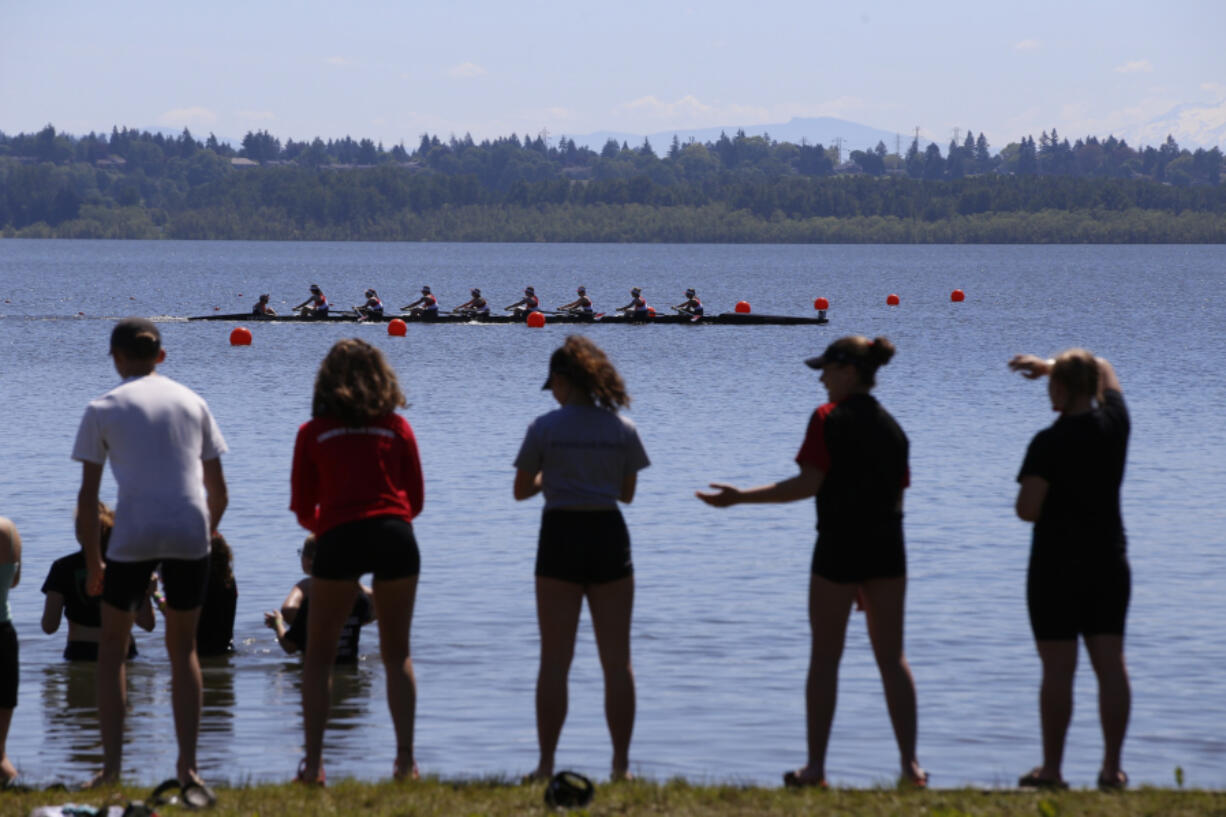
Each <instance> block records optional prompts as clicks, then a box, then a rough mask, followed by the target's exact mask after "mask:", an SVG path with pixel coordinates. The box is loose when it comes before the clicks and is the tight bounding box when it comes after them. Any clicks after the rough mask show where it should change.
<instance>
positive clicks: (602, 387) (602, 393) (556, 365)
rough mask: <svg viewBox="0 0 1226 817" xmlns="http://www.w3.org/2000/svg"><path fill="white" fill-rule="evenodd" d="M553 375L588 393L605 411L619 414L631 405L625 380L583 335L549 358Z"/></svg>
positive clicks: (602, 352) (607, 358) (570, 338)
mask: <svg viewBox="0 0 1226 817" xmlns="http://www.w3.org/2000/svg"><path fill="white" fill-rule="evenodd" d="M549 373H550V374H551V375H552V374H555V373H556V374H560V375H562V376H563V377H565V378H566V379H567V380H569V381H570V382H571V384H572V385H574V387H575V388H577V389H582V390H583V391H585V392H587V393H588V394H589V395H590V396H591V398H592V402H593V403H595V404H596V405H598V406H600V407H601V408H605V409H609V410H611V411H617V410H618V409H619V408H625V407H626V406H629V405H630V395H629V394H628V393H627V392H626V384H625V382H624V381H623V380H622V376H621V375H620V374H618V373H617V369H615V368H613V364H612V363H611V362H609V357H608V355H606V354H605V353H604V350H603V349H601V348H600V347H599V346H597V345H596V344H595V343H592V342H591V341H590V340H588V339H587V338H585V337H584V336H583V335H568V336H567V338H566V342H565V343H563V344H562V346H561V347H560V348H558V349H555V350H554V353H553V355H552V356H550V358H549Z"/></svg>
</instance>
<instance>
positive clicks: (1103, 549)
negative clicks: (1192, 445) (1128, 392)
mask: <svg viewBox="0 0 1226 817" xmlns="http://www.w3.org/2000/svg"><path fill="white" fill-rule="evenodd" d="M1129 428H1130V423H1129V419H1128V407H1127V406H1125V405H1124V396H1123V395H1122V394H1120V393H1119V392H1118V391H1115V390H1108V391H1107V392H1105V393H1104V395H1103V402H1102V404H1101V405H1099V406H1098V407H1097V408H1095V409H1093V410H1092V411H1088V412H1086V413H1084V414H1076V415H1072V416H1061V417H1060V418H1059V419H1057V420H1056V422H1054V423H1052V425H1051V426H1050V427H1048V428H1045V429H1043V430H1042V431H1040V432H1039V433H1038V434H1036V435H1035V436H1034V439H1033V440H1031V441H1030V447H1029V448H1028V449H1027V450H1026V459H1025V460H1024V461H1023V462H1022V469H1021V471H1020V472H1019V473H1018V475H1017V479H1018V481H1019V482H1020V481H1021V480H1022V478H1023V477H1027V476H1036V477H1041V478H1043V479H1044V480H1045V481H1046V482H1047V484H1048V489H1047V495H1046V497H1044V499H1043V506H1042V508H1040V509H1039V518H1038V521H1036V522H1035V525H1034V539H1033V548H1034V552H1035V553H1036V554H1039V555H1042V554H1051V555H1058V556H1061V557H1071V558H1079V557H1086V556H1097V555H1107V554H1119V553H1123V552H1124V550H1125V548H1126V545H1127V540H1126V538H1125V536H1124V520H1123V518H1122V516H1121V515H1120V484H1121V483H1122V482H1123V481H1124V459H1125V457H1126V455H1127V452H1128V432H1129Z"/></svg>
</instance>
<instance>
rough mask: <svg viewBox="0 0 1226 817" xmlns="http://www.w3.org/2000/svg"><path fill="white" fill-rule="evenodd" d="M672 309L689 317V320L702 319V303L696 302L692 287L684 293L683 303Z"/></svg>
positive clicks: (696, 297)
mask: <svg viewBox="0 0 1226 817" xmlns="http://www.w3.org/2000/svg"><path fill="white" fill-rule="evenodd" d="M673 309H675V310H677V311H678V312H680V313H681V314H682V315H689V316H690V317H691V318H701V317H702V301H700V300H698V296H697V295H696V294H694V288H693V287H690V288H689V289H687V290H686V291H685V301H684V302H682V303H679V304H677V305H676V306H674V307H673Z"/></svg>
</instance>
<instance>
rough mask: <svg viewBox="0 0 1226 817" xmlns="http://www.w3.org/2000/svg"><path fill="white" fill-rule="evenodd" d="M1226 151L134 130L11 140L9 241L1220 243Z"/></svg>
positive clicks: (1109, 143)
mask: <svg viewBox="0 0 1226 817" xmlns="http://www.w3.org/2000/svg"><path fill="white" fill-rule="evenodd" d="M1222 164H1223V162H1222V154H1221V151H1220V150H1218V149H1217V148H1214V149H1212V150H1208V151H1206V150H1203V149H1202V150H1196V151H1188V150H1184V149H1181V148H1179V146H1178V145H1177V144H1175V142H1174V140H1172V139H1169V138H1168V139H1167V141H1166V142H1165V143H1164V144H1163V145H1161V146H1159V147H1158V148H1152V147H1146V148H1141V149H1134V148H1132V147H1130V146H1128V145H1127V144H1126V143H1124V142H1122V141H1120V140H1116V139H1114V138H1108V139H1106V140H1102V141H1100V140H1098V139H1095V138H1093V137H1087V138H1085V139H1078V140H1077V141H1076V142H1075V143H1073V144H1070V143H1069V142H1068V140H1067V139H1060V138H1059V137H1058V136H1057V134H1056V133H1055V131H1052V132H1051V133H1050V134H1048V133H1046V132H1045V133H1043V134H1042V137H1041V139H1040V140H1039V142H1038V143H1037V144H1036V143H1035V141H1034V140H1033V139H1032V138H1030V137H1026V138H1023V139H1022V140H1020V141H1019V142H1016V143H1011V144H1009V145H1006V146H1005V147H1004V148H1003V149H1002V150H1000V151H999V152H998V153H995V154H993V153H992V152H991V150H990V147H989V146H988V144H987V142H986V140H985V139H984V137H983V135H982V134H980V135H979V136H978V137H977V138H976V137H975V136H974V135H973V134H972V133H971V132H968V133H967V136H966V139H965V141H964V142H963V143H962V144H958V143H957V142H956V141H951V143H950V144H949V146H948V149H947V150H946V151H945V152H944V153H942V151H941V150H940V148H939V147H938V146H937V145H935V144H930V145H929V146H928V147H927V149H926V150H925V149H921V147H920V144H919V142H918V141H914V142H912V144H911V146H910V149H909V150H908V151H906V153H905V154H904V155H902V156H899V155H896V154H891V153H888V152H887V151H886V148H885V146H884V145H883V144H878V145H877V148H876V149H875V150H873V151H852V152H851V153H850V154H848V155H846V156H844V155H842V154H841V153H840V152H839V151H838V150H836V149H834V148H826V147H824V146H822V145H808V144H803V143H802V144H800V145H794V144H791V143H787V142H775V141H773V140H771V139H770V137H769V136H760V137H759V136H754V137H748V136H746V135H745V134H744V133H740V132H738V133H737V134H736V135H735V136H733V137H729V136H727V135H726V134H725V135H723V136H721V138H720V139H719V140H717V141H714V142H709V143H705V144H704V143H700V142H689V143H682V142H680V141H679V140H678V139H676V138H674V140H673V142H672V144H671V145H670V146H669V147H668V148H667V150H666V151H664V152H663V153H662V154H657V153H656V151H655V149H654V147H653V146H652V145H651V144H650V143H649V142H647V141H644V143H643V144H642V145H639V146H637V147H631V146H630V145H627V144H624V143H623V144H620V145H619V144H617V143H616V142H613V141H610V142H609V143H608V144H606V145H605V147H604V149H603V150H602V151H600V152H596V151H592V150H589V149H587V148H581V147H577V146H576V145H575V143H574V142H573V141H572V140H569V139H567V138H566V137H562V138H561V139H559V140H558V141H557V143H556V144H553V145H550V144H549V143H548V142H547V141H546V139H545V138H544V137H543V136H537V137H527V136H525V137H524V138H523V139H520V138H519V137H517V136H510V137H507V138H502V139H497V140H493V141H483V142H480V143H476V142H474V141H473V140H472V139H471V138H468V137H465V138H463V139H456V138H454V137H453V138H451V139H450V140H448V141H442V140H440V139H439V138H438V137H436V136H428V135H427V136H423V137H422V139H421V143H420V144H419V145H418V146H417V148H416V150H413V151H409V150H407V149H405V147H404V146H403V145H397V146H394V147H393V148H392V149H391V150H385V149H384V148H383V146H382V145H377V144H375V143H373V142H371V140H369V139H363V140H360V141H354V140H352V139H349V138H346V139H344V140H336V141H328V142H324V141H323V140H319V139H316V140H314V141H312V142H310V143H307V142H294V141H293V140H289V141H288V142H286V143H285V144H284V145H283V144H282V143H281V142H280V141H279V140H278V139H277V138H276V137H273V136H272V135H271V134H268V133H267V132H265V131H261V132H259V133H248V134H247V136H246V137H245V138H244V139H243V144H242V147H241V149H239V150H235V149H233V148H231V147H229V146H228V145H225V144H223V143H219V142H218V141H217V140H216V138H215V137H213V136H212V135H210V137H209V138H208V139H207V140H205V141H203V142H202V141H198V140H196V139H195V138H194V137H193V136H192V135H191V133H190V132H189V131H187V130H184V131H183V132H182V133H181V134H180V135H178V136H169V137H168V136H165V135H162V134H150V133H147V132H143V131H142V132H138V131H133V130H127V129H122V130H121V129H118V128H117V129H115V130H113V131H112V133H111V134H110V135H109V136H106V135H98V134H89V135H88V136H85V137H74V136H70V135H66V134H62V133H57V132H56V131H55V129H54V128H53V127H51V126H48V127H47V128H45V129H43V130H42V131H40V132H38V133H36V134H18V135H16V136H7V135H5V134H3V133H0V235H2V236H4V237H44V238H134V239H156V238H170V239H245V240H330V241H337V240H368V241H510V242H534V241H544V242H676V243H686V242H703V243H1222V242H1226V185H1223V184H1222V179H1221V173H1222Z"/></svg>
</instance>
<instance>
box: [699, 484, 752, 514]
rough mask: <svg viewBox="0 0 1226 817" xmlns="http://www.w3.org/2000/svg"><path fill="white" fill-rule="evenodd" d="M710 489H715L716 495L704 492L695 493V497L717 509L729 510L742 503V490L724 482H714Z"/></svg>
mask: <svg viewBox="0 0 1226 817" xmlns="http://www.w3.org/2000/svg"><path fill="white" fill-rule="evenodd" d="M710 487H712V488H714V489H715V492H714V493H706V494H704V493H703V492H702V491H695V492H694V496H696V497H698V498H699V499H701V500H702V501H703V502H705V503H707V504H708V505H712V506H714V507H716V508H727V507H728V506H730V505H735V504H736V503H738V502H740V501H741V490H740V489H739V488H736V487H734V486H732V485H727V484H725V483H722V482H712V483H711V484H710Z"/></svg>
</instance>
